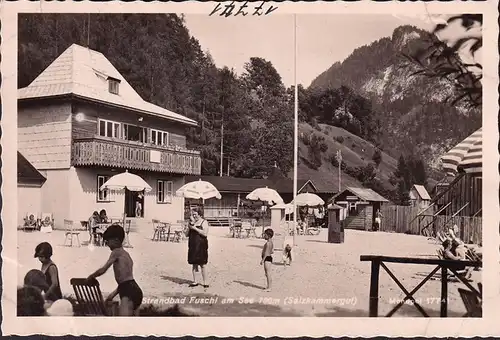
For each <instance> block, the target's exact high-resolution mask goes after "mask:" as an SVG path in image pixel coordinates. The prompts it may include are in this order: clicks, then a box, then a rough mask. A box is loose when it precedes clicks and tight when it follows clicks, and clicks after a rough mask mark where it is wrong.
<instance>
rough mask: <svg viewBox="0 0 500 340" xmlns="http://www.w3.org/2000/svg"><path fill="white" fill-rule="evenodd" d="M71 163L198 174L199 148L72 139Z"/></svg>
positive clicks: (199, 172) (98, 138) (100, 139)
mask: <svg viewBox="0 0 500 340" xmlns="http://www.w3.org/2000/svg"><path fill="white" fill-rule="evenodd" d="M71 149H72V152H71V164H72V165H73V166H77V167H78V166H106V167H115V168H121V169H134V170H145V171H158V172H169V173H177V174H183V175H199V174H201V157H200V152H199V151H193V150H187V149H180V150H176V149H174V148H167V147H162V146H156V145H150V144H144V143H138V142H131V141H122V140H115V139H111V138H106V137H101V136H95V137H92V138H81V139H75V140H73V143H72V146H71Z"/></svg>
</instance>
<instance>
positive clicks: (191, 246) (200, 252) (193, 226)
mask: <svg viewBox="0 0 500 340" xmlns="http://www.w3.org/2000/svg"><path fill="white" fill-rule="evenodd" d="M188 228H189V229H187V230H186V234H187V236H188V238H189V239H188V263H189V264H190V265H191V266H192V271H193V282H192V283H191V284H190V285H189V286H190V287H196V286H199V285H200V284H199V283H198V281H197V280H196V273H197V272H198V271H199V268H201V276H202V279H203V287H204V288H208V287H209V285H208V284H207V272H206V265H207V263H208V238H207V236H208V229H209V227H208V222H207V220H205V219H204V218H203V216H202V211H201V209H200V208H195V209H193V210H192V211H191V221H190V223H189V226H188Z"/></svg>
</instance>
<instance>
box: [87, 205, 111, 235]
mask: <svg viewBox="0 0 500 340" xmlns="http://www.w3.org/2000/svg"><path fill="white" fill-rule="evenodd" d="M100 223H109V218H108V214H107V213H106V210H104V209H102V210H101V211H100V212H97V211H94V212H93V213H92V216H90V217H89V220H88V228H89V234H90V239H89V243H90V242H91V241H92V237H93V238H94V240H96V239H97V232H96V231H97V227H98V224H100Z"/></svg>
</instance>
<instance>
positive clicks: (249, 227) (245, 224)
mask: <svg viewBox="0 0 500 340" xmlns="http://www.w3.org/2000/svg"><path fill="white" fill-rule="evenodd" d="M241 228H242V229H245V231H246V232H247V237H250V236H251V235H252V234H253V236H254V237H257V234H256V233H255V227H253V226H252V223H250V222H246V221H245V222H242V224H241Z"/></svg>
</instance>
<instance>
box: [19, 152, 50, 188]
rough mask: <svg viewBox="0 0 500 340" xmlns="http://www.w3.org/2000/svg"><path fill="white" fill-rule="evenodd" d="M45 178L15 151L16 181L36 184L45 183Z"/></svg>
mask: <svg viewBox="0 0 500 340" xmlns="http://www.w3.org/2000/svg"><path fill="white" fill-rule="evenodd" d="M45 181H46V178H45V177H44V176H43V175H42V174H41V173H40V172H39V171H38V170H37V169H36V168H35V167H34V166H33V165H32V164H31V163H30V162H29V161H28V160H27V159H26V158H25V157H24V156H23V155H22V154H21V153H20V152H19V151H18V152H17V183H18V184H37V185H40V186H41V185H42V184H43V183H45Z"/></svg>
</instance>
